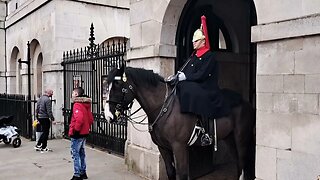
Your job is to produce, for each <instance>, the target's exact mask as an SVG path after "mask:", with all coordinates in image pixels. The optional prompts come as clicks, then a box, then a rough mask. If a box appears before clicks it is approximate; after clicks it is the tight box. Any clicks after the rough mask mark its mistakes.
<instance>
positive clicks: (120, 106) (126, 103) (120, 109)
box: [107, 73, 135, 118]
mask: <svg viewBox="0 0 320 180" xmlns="http://www.w3.org/2000/svg"><path fill="white" fill-rule="evenodd" d="M114 81H123V83H121V86H122V87H121V93H122V96H121V100H120V101H116V100H112V99H110V100H108V101H107V103H109V104H115V110H116V112H115V115H116V116H117V118H119V117H120V116H121V115H125V113H124V111H127V110H131V108H132V105H133V100H129V98H128V94H129V92H131V93H132V96H134V94H135V92H134V90H133V86H132V85H131V84H128V83H126V82H127V77H126V75H125V73H123V76H122V78H121V77H120V76H116V77H115V79H114Z"/></svg>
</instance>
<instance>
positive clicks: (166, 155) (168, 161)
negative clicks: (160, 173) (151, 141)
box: [158, 146, 176, 180]
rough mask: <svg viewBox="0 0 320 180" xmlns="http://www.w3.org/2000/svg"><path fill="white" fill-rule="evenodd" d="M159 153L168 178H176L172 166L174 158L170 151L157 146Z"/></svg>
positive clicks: (173, 179)
mask: <svg viewBox="0 0 320 180" xmlns="http://www.w3.org/2000/svg"><path fill="white" fill-rule="evenodd" d="M158 149H159V151H160V154H161V156H162V158H163V160H164V163H165V166H166V171H167V176H168V179H169V180H176V169H175V167H174V158H173V153H172V151H170V150H168V149H164V148H162V147H160V146H158Z"/></svg>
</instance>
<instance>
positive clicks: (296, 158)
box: [252, 0, 320, 180]
mask: <svg viewBox="0 0 320 180" xmlns="http://www.w3.org/2000/svg"><path fill="white" fill-rule="evenodd" d="M255 3H256V8H257V15H258V23H259V24H258V25H257V26H255V27H253V28H252V41H253V42H255V43H257V79H256V81H257V121H256V123H257V124H256V130H257V132H256V140H257V141H256V143H257V146H256V179H258V180H273V179H274V180H291V179H297V180H300V179H301V180H302V179H317V176H318V175H320V173H319V172H320V167H319V163H320V143H319V142H320V141H319V139H320V134H319V128H320V121H319V119H320V108H319V101H320V85H319V84H320V63H319V60H320V53H319V52H320V51H319V50H320V16H319V14H318V13H319V12H320V2H319V1H303V0H294V1H291V0H290V1H289V0H286V1H274V0H272V1H255ZM266 7H268V8H266Z"/></svg>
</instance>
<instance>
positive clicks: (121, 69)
mask: <svg viewBox="0 0 320 180" xmlns="http://www.w3.org/2000/svg"><path fill="white" fill-rule="evenodd" d="M125 68H126V67H125V65H124V63H122V65H121V67H120V69H119V72H120V74H123V73H124V69H125Z"/></svg>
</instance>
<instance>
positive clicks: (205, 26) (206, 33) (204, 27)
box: [201, 15, 210, 49]
mask: <svg viewBox="0 0 320 180" xmlns="http://www.w3.org/2000/svg"><path fill="white" fill-rule="evenodd" d="M206 19H207V18H206V17H205V16H204V15H203V16H201V24H202V31H203V34H204V36H205V40H206V48H207V49H210V42H209V36H208V29H207V20H206Z"/></svg>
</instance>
